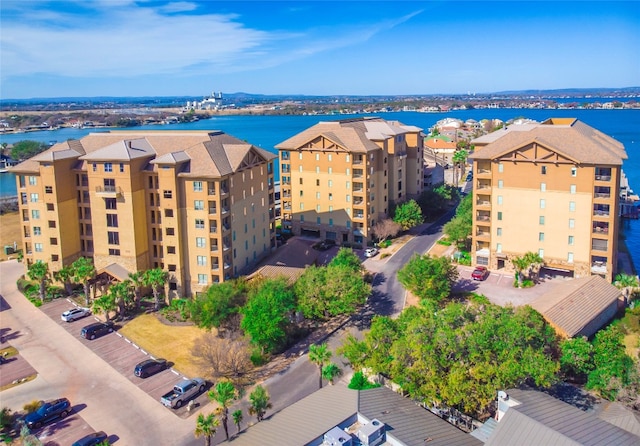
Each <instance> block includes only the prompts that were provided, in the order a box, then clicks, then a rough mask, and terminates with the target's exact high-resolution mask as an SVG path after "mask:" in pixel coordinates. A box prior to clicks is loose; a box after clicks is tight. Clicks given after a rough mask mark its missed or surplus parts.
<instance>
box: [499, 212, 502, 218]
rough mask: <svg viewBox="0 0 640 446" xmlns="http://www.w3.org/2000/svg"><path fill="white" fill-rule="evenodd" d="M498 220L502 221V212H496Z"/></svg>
mask: <svg viewBox="0 0 640 446" xmlns="http://www.w3.org/2000/svg"><path fill="white" fill-rule="evenodd" d="M498 220H502V212H498Z"/></svg>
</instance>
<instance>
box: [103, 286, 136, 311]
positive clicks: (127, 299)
mask: <svg viewBox="0 0 640 446" xmlns="http://www.w3.org/2000/svg"><path fill="white" fill-rule="evenodd" d="M131 291H132V283H131V281H130V280H129V279H127V280H125V281H124V282H118V283H114V284H112V285H111V286H110V287H109V292H110V293H112V294H113V296H114V301H115V304H116V307H117V309H118V316H119V317H124V315H125V313H126V311H127V308H129V307H131V304H132V303H133V302H134V298H133V295H132V293H131Z"/></svg>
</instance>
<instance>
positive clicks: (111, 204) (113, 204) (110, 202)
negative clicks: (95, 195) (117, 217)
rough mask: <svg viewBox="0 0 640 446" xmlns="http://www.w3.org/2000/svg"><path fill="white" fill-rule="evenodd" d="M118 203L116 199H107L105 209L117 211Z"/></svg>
mask: <svg viewBox="0 0 640 446" xmlns="http://www.w3.org/2000/svg"><path fill="white" fill-rule="evenodd" d="M117 203H118V201H117V200H116V199H115V198H105V199H104V204H105V207H106V208H107V209H111V210H113V209H117V206H118V205H117Z"/></svg>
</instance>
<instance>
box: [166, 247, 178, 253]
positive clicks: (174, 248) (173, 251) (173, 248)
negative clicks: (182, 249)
mask: <svg viewBox="0 0 640 446" xmlns="http://www.w3.org/2000/svg"><path fill="white" fill-rule="evenodd" d="M175 253H176V247H175V246H167V254H175Z"/></svg>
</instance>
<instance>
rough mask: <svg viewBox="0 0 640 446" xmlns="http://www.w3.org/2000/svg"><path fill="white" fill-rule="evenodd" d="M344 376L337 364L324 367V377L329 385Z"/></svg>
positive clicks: (331, 363)
mask: <svg viewBox="0 0 640 446" xmlns="http://www.w3.org/2000/svg"><path fill="white" fill-rule="evenodd" d="M341 374H342V370H340V367H338V365H337V364H335V363H333V362H330V363H329V364H327V365H325V366H324V367H322V377H323V378H324V379H326V380H327V381H329V384H333V380H334V379H336V378H337V377H338V376H340V375H341Z"/></svg>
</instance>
